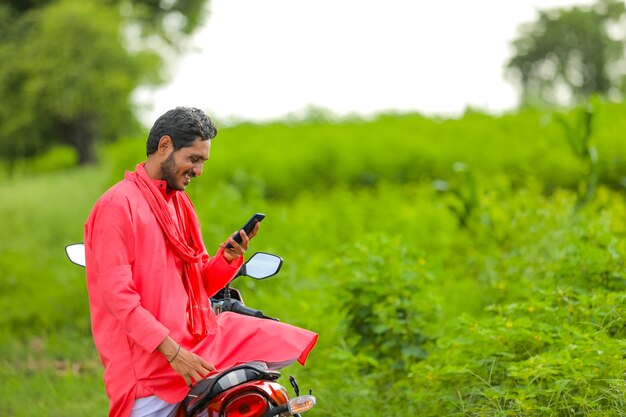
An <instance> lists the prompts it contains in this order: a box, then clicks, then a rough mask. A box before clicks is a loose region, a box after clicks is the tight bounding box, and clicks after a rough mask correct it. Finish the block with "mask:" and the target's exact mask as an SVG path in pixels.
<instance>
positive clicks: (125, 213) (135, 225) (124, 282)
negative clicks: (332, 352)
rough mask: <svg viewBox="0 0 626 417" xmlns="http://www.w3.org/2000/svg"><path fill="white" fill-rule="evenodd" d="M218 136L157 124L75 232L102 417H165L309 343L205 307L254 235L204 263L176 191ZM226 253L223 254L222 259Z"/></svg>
mask: <svg viewBox="0 0 626 417" xmlns="http://www.w3.org/2000/svg"><path fill="white" fill-rule="evenodd" d="M216 134H217V130H216V128H215V126H214V125H213V123H212V122H211V120H210V119H209V118H208V117H207V116H206V115H205V114H204V113H203V112H202V111H201V110H199V109H194V108H186V107H178V108H176V109H173V110H170V111H168V112H167V113H165V114H164V115H162V116H161V117H159V118H158V119H157V121H156V122H155V124H154V126H153V127H152V129H151V131H150V135H149V136H148V141H147V146H146V148H147V155H148V157H147V160H146V161H145V162H144V163H141V164H139V165H137V167H136V168H135V171H134V172H127V173H126V175H125V178H124V180H122V181H120V182H119V183H117V184H116V185H114V186H113V187H111V188H110V189H109V190H108V191H107V192H106V193H105V194H104V195H103V196H102V197H101V198H100V199H99V200H98V202H97V203H96V204H95V206H94V207H93V209H92V211H91V214H90V215H89V218H88V219H87V223H86V225H85V251H86V252H85V253H86V263H87V290H88V293H89V304H90V310H91V323H92V332H93V336H94V341H95V345H96V348H97V349H98V353H99V354H100V358H101V360H102V363H103V365H104V367H105V372H104V382H105V388H106V392H107V395H108V397H109V400H110V411H109V416H111V417H112V416H116V417H118V416H119V417H127V416H129V415H130V416H132V417H139V416H166V415H168V414H169V413H170V412H171V411H172V410H174V409H175V408H176V406H177V403H179V402H180V401H182V400H183V399H184V397H185V395H186V393H187V391H188V389H189V386H190V385H191V384H192V383H193V382H194V381H198V380H200V379H202V378H203V377H204V376H206V375H207V374H208V373H210V372H211V371H214V370H216V369H217V370H223V369H224V368H227V367H229V366H231V365H234V364H235V363H238V362H246V361H253V360H261V361H264V362H266V363H268V365H269V366H270V367H271V366H272V364H282V365H284V364H285V363H289V362H293V361H295V360H298V361H299V362H300V363H301V364H304V362H305V361H306V357H307V356H308V353H309V352H310V351H311V349H312V348H313V346H314V345H315V342H316V340H317V335H316V334H315V333H312V332H309V331H307V330H304V329H299V328H297V327H294V326H290V325H287V324H283V323H278V322H274V321H271V320H262V319H256V318H252V317H246V316H241V315H237V314H234V313H222V314H219V315H218V316H215V315H214V314H213V312H212V310H211V308H210V301H209V297H210V296H211V295H213V294H215V293H216V292H217V291H219V290H220V289H221V288H223V287H224V285H226V283H228V282H229V281H230V280H231V279H232V277H233V275H234V274H235V273H236V272H237V270H238V269H239V267H240V266H241V265H242V263H243V254H244V253H245V251H246V250H247V249H248V244H249V239H251V238H253V237H254V236H255V235H256V234H257V232H258V229H259V224H258V223H257V225H256V226H255V229H254V230H253V231H252V233H251V234H250V235H249V236H247V235H246V234H245V233H244V232H243V231H241V232H240V235H241V238H242V242H241V244H238V243H237V242H235V241H234V240H233V239H232V237H230V238H228V240H227V241H226V242H224V243H222V244H221V245H220V248H219V250H218V251H217V253H216V254H215V256H213V257H209V255H208V253H207V251H206V249H205V247H204V244H203V242H202V236H201V232H200V226H199V224H198V218H197V215H196V213H195V211H194V208H193V205H192V204H191V201H190V200H189V197H188V196H187V194H185V192H184V190H185V188H186V187H187V186H188V185H189V183H190V182H191V180H192V179H193V178H195V177H197V176H199V175H202V166H203V164H204V163H205V162H206V161H207V160H208V158H209V151H210V148H211V140H212V138H213V137H215V135H216ZM227 242H230V244H231V245H232V246H229V247H226V245H225V244H226V243H227Z"/></svg>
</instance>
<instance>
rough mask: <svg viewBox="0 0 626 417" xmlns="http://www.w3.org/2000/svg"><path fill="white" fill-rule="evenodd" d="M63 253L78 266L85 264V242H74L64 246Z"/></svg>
mask: <svg viewBox="0 0 626 417" xmlns="http://www.w3.org/2000/svg"><path fill="white" fill-rule="evenodd" d="M65 253H66V254H67V257H68V258H69V260H70V261H71V262H72V263H75V264H76V265H78V266H85V265H86V263H85V244H84V243H74V244H73V245H67V246H66V247H65Z"/></svg>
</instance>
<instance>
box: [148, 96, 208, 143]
mask: <svg viewBox="0 0 626 417" xmlns="http://www.w3.org/2000/svg"><path fill="white" fill-rule="evenodd" d="M165 135H169V137H171V138H172V143H173V145H174V150H175V151H176V150H178V149H180V148H184V147H186V146H191V144H192V143H193V142H194V141H195V140H196V139H197V138H198V137H200V139H202V140H211V139H213V138H214V137H215V135H217V128H216V127H215V125H214V124H213V122H212V121H211V119H210V118H209V116H207V115H206V114H205V113H204V112H203V111H202V110H200V109H196V108H194V107H176V108H175V109H173V110H169V111H168V112H166V113H165V114H163V115H162V116H161V117H159V118H158V119H157V120H156V122H154V125H153V126H152V129H150V134H149V135H148V141H147V142H146V154H147V155H151V154H153V153H154V152H156V150H157V148H158V147H159V141H160V140H161V138H162V137H163V136H165Z"/></svg>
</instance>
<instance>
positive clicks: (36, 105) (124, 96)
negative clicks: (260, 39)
mask: <svg viewBox="0 0 626 417" xmlns="http://www.w3.org/2000/svg"><path fill="white" fill-rule="evenodd" d="M205 5H206V0H180V1H178V0H174V1H168V2H159V1H157V2H155V1H149V0H117V1H104V0H98V1H87V2H85V1H80V0H42V1H12V2H9V3H8V4H1V5H0V60H2V62H3V65H2V66H1V67H0V95H2V97H3V98H4V100H3V101H2V103H0V124H1V125H2V126H3V129H2V131H1V132H0V146H2V148H3V152H2V154H1V156H2V159H4V160H5V161H6V163H7V164H8V165H9V169H11V168H13V165H15V164H17V163H18V161H19V160H21V159H24V158H28V157H31V156H33V155H36V154H41V153H43V152H45V151H47V150H48V149H49V148H50V147H51V146H53V145H55V144H65V145H69V146H71V147H72V148H73V149H75V151H76V153H77V155H78V162H79V163H80V164H86V163H91V162H94V161H96V159H97V154H96V153H95V146H96V144H97V143H102V142H106V141H111V140H115V139H118V138H119V137H120V136H122V135H125V134H129V133H130V134H134V133H136V132H137V131H138V130H139V129H140V127H139V122H138V120H137V119H136V117H135V115H134V108H133V104H132V102H131V94H132V92H133V91H134V90H135V89H136V88H137V87H138V86H140V85H146V84H154V83H159V82H161V81H162V79H161V78H162V74H161V70H162V67H163V65H164V62H165V61H162V57H163V55H165V54H166V53H168V54H170V56H175V53H176V52H177V51H180V50H181V49H182V45H184V40H185V38H187V37H188V36H189V35H191V33H192V32H193V31H194V30H195V29H196V28H197V27H198V25H199V24H200V23H201V22H202V19H203V16H204V10H205ZM139 29H141V30H139ZM155 45H160V46H161V47H160V48H159V47H155ZM165 45H169V48H164V46H165ZM164 50H167V52H164Z"/></svg>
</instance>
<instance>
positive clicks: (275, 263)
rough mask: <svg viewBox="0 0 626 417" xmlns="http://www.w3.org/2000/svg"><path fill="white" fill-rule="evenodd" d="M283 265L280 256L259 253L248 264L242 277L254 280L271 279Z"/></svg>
mask: <svg viewBox="0 0 626 417" xmlns="http://www.w3.org/2000/svg"><path fill="white" fill-rule="evenodd" d="M282 265H283V259H282V258H281V257H280V256H276V255H272V254H271V253H265V252H257V253H255V254H254V255H252V257H250V259H249V260H248V262H246V264H245V268H244V270H243V271H242V272H243V273H242V275H246V276H248V277H250V278H254V279H264V278H269V277H271V276H272V275H276V274H277V273H278V271H280V268H281V266H282Z"/></svg>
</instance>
